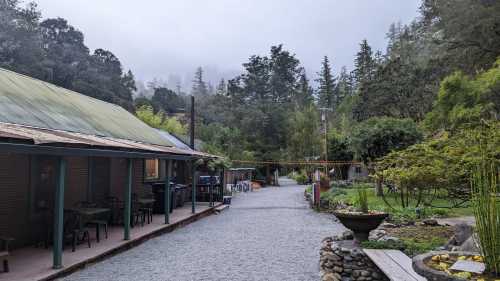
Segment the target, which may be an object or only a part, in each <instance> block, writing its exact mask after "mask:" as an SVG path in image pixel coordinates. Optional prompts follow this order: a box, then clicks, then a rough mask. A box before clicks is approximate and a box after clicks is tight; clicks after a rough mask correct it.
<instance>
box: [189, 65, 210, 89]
mask: <svg viewBox="0 0 500 281" xmlns="http://www.w3.org/2000/svg"><path fill="white" fill-rule="evenodd" d="M191 94H192V95H193V96H206V95H208V88H207V84H206V82H205V81H204V80H203V68H201V66H200V67H198V68H197V69H196V72H195V73H194V79H193V88H192V90H191Z"/></svg>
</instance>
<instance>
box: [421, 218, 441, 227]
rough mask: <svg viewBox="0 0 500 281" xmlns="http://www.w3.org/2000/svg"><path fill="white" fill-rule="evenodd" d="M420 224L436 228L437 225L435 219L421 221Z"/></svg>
mask: <svg viewBox="0 0 500 281" xmlns="http://www.w3.org/2000/svg"><path fill="white" fill-rule="evenodd" d="M422 223H423V224H424V225H427V226H438V225H439V223H438V221H437V220H435V219H426V220H423V221H422Z"/></svg>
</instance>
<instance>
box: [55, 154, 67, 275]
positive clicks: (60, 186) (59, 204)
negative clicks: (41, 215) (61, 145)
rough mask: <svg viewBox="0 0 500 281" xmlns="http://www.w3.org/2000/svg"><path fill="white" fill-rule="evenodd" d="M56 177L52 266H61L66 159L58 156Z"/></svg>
mask: <svg viewBox="0 0 500 281" xmlns="http://www.w3.org/2000/svg"><path fill="white" fill-rule="evenodd" d="M58 168H59V169H58V173H57V176H58V179H57V186H56V192H55V196H56V198H55V200H54V247H53V266H52V267H53V268H54V269H59V268H62V248H63V235H64V234H63V231H64V230H63V226H64V184H65V176H66V159H64V158H63V157H60V158H59V167H58Z"/></svg>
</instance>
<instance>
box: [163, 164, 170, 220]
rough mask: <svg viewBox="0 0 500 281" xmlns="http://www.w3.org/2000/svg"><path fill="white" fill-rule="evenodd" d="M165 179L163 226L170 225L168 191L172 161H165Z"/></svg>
mask: <svg viewBox="0 0 500 281" xmlns="http://www.w3.org/2000/svg"><path fill="white" fill-rule="evenodd" d="M166 174H167V177H166V178H165V194H164V196H165V200H164V201H165V224H169V223H170V218H169V215H170V203H171V202H170V196H171V193H172V192H171V190H170V179H171V178H172V160H171V159H168V160H167V173H166Z"/></svg>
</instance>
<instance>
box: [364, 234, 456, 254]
mask: <svg viewBox="0 0 500 281" xmlns="http://www.w3.org/2000/svg"><path fill="white" fill-rule="evenodd" d="M444 243H446V241H445V240H444V239H443V238H432V239H430V240H425V241H422V240H417V239H408V238H402V239H401V240H398V241H392V240H389V241H363V242H361V247H363V248H367V249H394V250H400V251H403V252H404V253H405V254H407V255H408V256H410V257H414V256H416V255H419V254H422V253H426V252H429V251H432V250H435V249H436V248H437V247H440V246H442V245H443V244H444Z"/></svg>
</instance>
